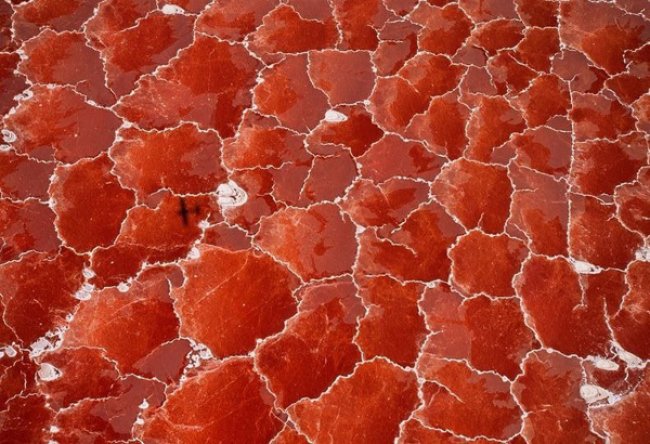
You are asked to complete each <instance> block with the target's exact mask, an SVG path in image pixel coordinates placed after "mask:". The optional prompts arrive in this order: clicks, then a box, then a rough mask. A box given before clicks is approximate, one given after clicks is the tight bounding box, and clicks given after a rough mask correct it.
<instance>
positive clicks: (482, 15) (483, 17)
mask: <svg viewBox="0 0 650 444" xmlns="http://www.w3.org/2000/svg"><path fill="white" fill-rule="evenodd" d="M438 2H439V3H440V1H438ZM429 3H435V2H429ZM445 3H446V1H445ZM458 4H459V5H460V7H461V8H463V10H464V11H465V12H467V13H468V14H469V16H470V18H471V19H472V21H473V22H483V21H488V20H493V19H497V18H515V17H517V13H516V12H515V5H514V3H513V2H502V1H501V0H460V1H459V2H458Z"/></svg>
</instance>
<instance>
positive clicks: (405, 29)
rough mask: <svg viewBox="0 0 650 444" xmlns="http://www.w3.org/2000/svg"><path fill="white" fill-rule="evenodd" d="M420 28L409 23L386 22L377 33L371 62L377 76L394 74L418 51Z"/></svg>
mask: <svg viewBox="0 0 650 444" xmlns="http://www.w3.org/2000/svg"><path fill="white" fill-rule="evenodd" d="M419 30H420V26H418V25H416V24H414V23H411V22H409V21H399V22H388V23H386V25H385V26H384V27H383V28H382V30H381V32H380V33H379V38H380V41H379V46H378V47H377V49H376V50H375V51H374V52H373V53H372V61H373V62H374V64H375V67H376V68H377V74H379V75H392V74H395V73H396V72H397V71H398V70H399V69H400V68H401V67H402V66H403V65H404V63H405V62H406V61H407V60H408V59H410V58H411V57H413V56H414V55H415V54H416V52H417V50H418V41H417V40H418V38H417V33H418V31H419Z"/></svg>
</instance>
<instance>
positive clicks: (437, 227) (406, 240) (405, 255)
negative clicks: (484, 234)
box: [359, 203, 464, 281]
mask: <svg viewBox="0 0 650 444" xmlns="http://www.w3.org/2000/svg"><path fill="white" fill-rule="evenodd" d="M462 233H464V230H463V229H462V227H460V226H459V225H458V224H456V223H455V222H454V220H453V219H452V218H451V217H450V216H449V215H448V214H447V213H446V212H445V210H444V209H443V208H442V207H441V206H440V205H438V204H436V203H431V204H427V205H424V206H421V207H420V208H418V209H417V210H415V211H413V212H412V213H411V214H410V215H409V217H408V218H407V219H406V221H405V222H404V223H403V224H402V225H401V227H400V228H399V229H398V230H396V231H394V232H393V233H391V235H390V236H389V237H387V238H383V237H379V236H378V235H377V233H375V232H373V231H371V230H366V231H364V232H363V233H362V234H361V236H360V242H359V243H360V247H359V248H360V252H359V271H362V272H364V273H366V274H390V275H391V276H392V277H394V278H396V279H398V280H421V281H433V280H436V279H442V280H446V279H447V277H448V276H449V270H450V266H451V261H450V259H449V257H448V256H447V250H448V248H449V247H450V246H451V245H452V244H453V243H454V242H455V241H456V238H457V237H458V236H460V235H461V234H462Z"/></svg>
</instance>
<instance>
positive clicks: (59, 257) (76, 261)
mask: <svg viewBox="0 0 650 444" xmlns="http://www.w3.org/2000/svg"><path fill="white" fill-rule="evenodd" d="M83 266H84V258H83V257H82V256H77V255H76V254H75V253H73V252H72V251H71V250H69V249H62V250H60V252H55V253H38V252H32V253H26V254H24V255H22V256H21V257H20V258H19V259H18V260H16V261H13V262H5V263H3V264H2V265H0V301H1V302H2V304H3V305H4V313H3V320H4V322H6V324H7V325H8V326H9V327H11V329H12V330H13V331H14V332H15V334H16V336H17V337H18V339H19V340H20V341H21V342H22V343H23V344H24V346H25V347H26V348H27V347H29V346H30V345H31V346H32V347H33V350H36V349H40V348H41V347H43V346H44V344H42V343H38V344H33V343H35V341H37V340H38V339H39V338H41V337H43V336H44V335H45V334H46V333H47V332H50V331H54V330H56V329H57V328H58V327H61V326H62V325H63V324H64V322H65V318H66V316H67V315H68V314H69V313H71V312H72V311H73V310H74V308H75V307H76V306H77V304H78V303H79V301H78V300H77V299H75V298H74V297H73V296H74V294H75V292H76V291H77V290H78V289H79V288H80V287H81V284H82V282H83V276H82V275H81V271H82V269H83Z"/></svg>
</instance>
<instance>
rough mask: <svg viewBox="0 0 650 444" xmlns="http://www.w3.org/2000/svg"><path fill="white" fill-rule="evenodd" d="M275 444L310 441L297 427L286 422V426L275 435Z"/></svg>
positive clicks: (296, 443) (293, 443) (307, 443)
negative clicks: (292, 426) (294, 427)
mask: <svg viewBox="0 0 650 444" xmlns="http://www.w3.org/2000/svg"><path fill="white" fill-rule="evenodd" d="M272 442H273V444H309V441H307V439H306V438H305V437H304V436H303V435H301V434H300V433H298V432H297V431H296V430H295V429H293V428H291V427H289V426H287V425H286V424H285V426H284V428H283V429H282V430H281V431H280V433H278V434H277V435H275V438H273V441H272Z"/></svg>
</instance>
